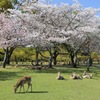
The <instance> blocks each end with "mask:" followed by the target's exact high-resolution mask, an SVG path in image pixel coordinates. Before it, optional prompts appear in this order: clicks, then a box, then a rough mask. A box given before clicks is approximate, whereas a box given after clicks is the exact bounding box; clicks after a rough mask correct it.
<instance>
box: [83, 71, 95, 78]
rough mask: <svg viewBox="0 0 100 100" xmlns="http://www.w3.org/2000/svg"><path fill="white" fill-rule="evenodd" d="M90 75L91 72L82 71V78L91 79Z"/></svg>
mask: <svg viewBox="0 0 100 100" xmlns="http://www.w3.org/2000/svg"><path fill="white" fill-rule="evenodd" d="M92 77H93V75H92V74H90V73H87V72H86V71H84V73H83V78H87V79H91V78H92Z"/></svg>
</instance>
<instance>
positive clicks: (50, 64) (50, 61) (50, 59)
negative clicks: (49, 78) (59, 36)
mask: <svg viewBox="0 0 100 100" xmlns="http://www.w3.org/2000/svg"><path fill="white" fill-rule="evenodd" d="M49 53H50V57H49V61H48V68H52V58H53V57H52V52H51V48H50V50H49Z"/></svg>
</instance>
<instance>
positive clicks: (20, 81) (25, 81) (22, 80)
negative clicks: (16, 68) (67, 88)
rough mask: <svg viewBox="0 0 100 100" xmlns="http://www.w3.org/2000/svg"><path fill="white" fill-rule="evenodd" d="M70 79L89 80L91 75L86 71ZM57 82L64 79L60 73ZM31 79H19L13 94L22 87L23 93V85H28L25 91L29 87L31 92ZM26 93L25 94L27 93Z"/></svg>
mask: <svg viewBox="0 0 100 100" xmlns="http://www.w3.org/2000/svg"><path fill="white" fill-rule="evenodd" d="M70 78H71V79H82V78H88V79H91V78H92V74H89V73H87V72H86V71H84V73H83V76H80V75H79V74H76V73H72V75H71V76H70ZM56 79H57V80H64V79H65V78H64V77H63V76H62V75H61V73H60V72H58V75H57V77H56ZM31 81H32V80H31V77H30V76H24V77H21V78H20V79H19V80H18V81H17V83H16V85H15V86H14V93H16V91H17V89H18V88H19V87H20V91H21V88H22V87H23V91H24V92H25V89H24V84H26V83H27V84H28V88H27V91H28V89H29V87H31V92H32V83H31ZM27 91H26V92H27Z"/></svg>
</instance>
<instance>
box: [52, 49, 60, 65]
mask: <svg viewBox="0 0 100 100" xmlns="http://www.w3.org/2000/svg"><path fill="white" fill-rule="evenodd" d="M58 55H59V53H58V52H57V50H54V52H53V60H54V62H53V63H54V65H56V64H57V56H58Z"/></svg>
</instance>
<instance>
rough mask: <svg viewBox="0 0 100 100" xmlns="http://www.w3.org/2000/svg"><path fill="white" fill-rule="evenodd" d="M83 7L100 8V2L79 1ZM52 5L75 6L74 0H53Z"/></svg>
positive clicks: (97, 0) (94, 0)
mask: <svg viewBox="0 0 100 100" xmlns="http://www.w3.org/2000/svg"><path fill="white" fill-rule="evenodd" d="M78 1H79V3H80V4H81V5H82V6H83V7H85V8H86V7H93V8H100V0H78ZM51 3H52V4H57V5H60V4H61V3H69V4H73V3H74V2H73V0H52V2H51Z"/></svg>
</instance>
